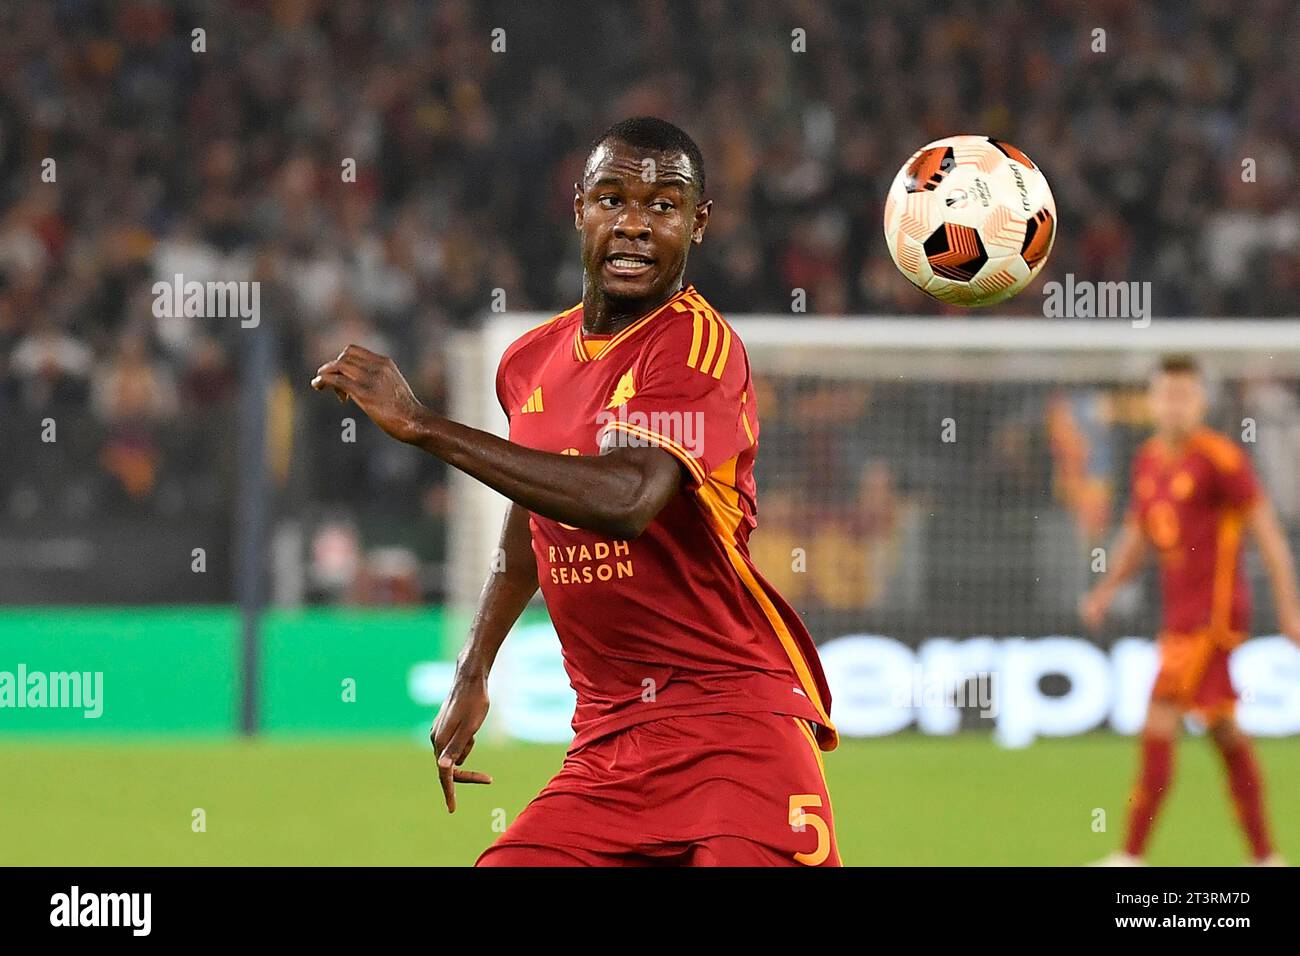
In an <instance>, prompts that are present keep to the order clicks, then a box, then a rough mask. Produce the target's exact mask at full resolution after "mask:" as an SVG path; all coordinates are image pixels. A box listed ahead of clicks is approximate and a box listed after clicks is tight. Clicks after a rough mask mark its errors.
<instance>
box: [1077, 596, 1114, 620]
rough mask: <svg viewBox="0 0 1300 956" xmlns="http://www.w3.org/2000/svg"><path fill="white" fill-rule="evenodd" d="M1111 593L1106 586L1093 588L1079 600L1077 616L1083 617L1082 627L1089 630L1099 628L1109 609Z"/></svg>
mask: <svg viewBox="0 0 1300 956" xmlns="http://www.w3.org/2000/svg"><path fill="white" fill-rule="evenodd" d="M1110 601H1111V594H1110V591H1108V590H1107V589H1106V588H1101V587H1097V588H1093V589H1092V590H1091V591H1089V592H1088V593H1087V594H1085V595H1084V596H1083V599H1082V600H1081V601H1079V617H1081V618H1083V624H1084V627H1086V628H1087V629H1088V630H1089V631H1099V630H1101V625H1102V624H1103V623H1104V622H1105V620H1106V612H1107V611H1108V610H1110Z"/></svg>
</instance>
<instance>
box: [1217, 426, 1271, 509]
mask: <svg viewBox="0 0 1300 956" xmlns="http://www.w3.org/2000/svg"><path fill="white" fill-rule="evenodd" d="M1216 452H1217V453H1216V454H1214V455H1213V456H1211V457H1212V460H1213V462H1214V469H1215V472H1216V474H1217V478H1218V485H1219V490H1220V494H1222V496H1223V500H1224V501H1225V502H1226V503H1227V504H1229V505H1231V506H1232V507H1234V508H1248V507H1250V506H1251V505H1252V504H1253V503H1254V502H1255V500H1256V498H1258V497H1259V482H1258V480H1257V479H1256V478H1255V468H1254V466H1253V465H1252V464H1251V461H1250V456H1249V455H1247V454H1246V452H1245V451H1244V450H1242V449H1241V448H1238V447H1237V446H1236V445H1234V444H1232V443H1230V442H1228V441H1226V440H1225V441H1224V442H1223V444H1222V445H1221V446H1220V447H1219V448H1218V449H1216Z"/></svg>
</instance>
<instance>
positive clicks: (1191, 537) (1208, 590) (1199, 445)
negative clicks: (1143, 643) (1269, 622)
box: [1130, 428, 1259, 647]
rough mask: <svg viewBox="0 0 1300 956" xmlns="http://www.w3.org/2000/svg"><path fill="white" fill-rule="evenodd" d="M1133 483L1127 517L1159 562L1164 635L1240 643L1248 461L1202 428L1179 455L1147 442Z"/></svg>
mask: <svg viewBox="0 0 1300 956" xmlns="http://www.w3.org/2000/svg"><path fill="white" fill-rule="evenodd" d="M1132 480H1133V485H1132V489H1133V490H1132V504H1131V505H1130V509H1131V512H1130V514H1131V517H1132V518H1133V519H1136V520H1137V521H1138V522H1139V523H1140V525H1141V527H1142V530H1143V531H1144V532H1145V533H1146V535H1147V537H1148V538H1149V539H1150V540H1151V543H1152V544H1153V545H1155V547H1156V548H1157V549H1158V551H1159V555H1160V585H1161V595H1162V601H1163V605H1164V609H1163V610H1164V627H1163V629H1164V630H1165V631H1166V632H1172V633H1176V634H1192V633H1196V632H1208V633H1209V634H1210V635H1211V636H1212V637H1213V638H1214V639H1215V640H1216V641H1217V642H1218V643H1220V644H1222V645H1224V646H1228V647H1232V646H1235V645H1236V644H1238V643H1240V641H1241V640H1242V639H1244V637H1245V633H1246V629H1247V628H1248V627H1249V626H1250V590H1249V586H1248V585H1247V583H1246V576H1245V573H1244V572H1243V569H1242V529H1243V525H1244V524H1245V518H1246V513H1247V511H1248V510H1249V509H1250V507H1251V505H1253V504H1254V502H1255V500H1256V498H1257V496H1258V495H1259V486H1258V484H1257V483H1256V481H1255V473H1254V470H1253V469H1252V467H1251V464H1250V458H1249V457H1247V455H1246V453H1245V452H1244V451H1243V450H1242V449H1241V448H1240V447H1239V446H1237V445H1235V444H1233V442H1232V441H1231V440H1230V439H1228V438H1226V437H1224V436H1223V435H1220V434H1218V433H1217V432H1213V431H1210V430H1209V429H1208V428H1203V429H1201V430H1199V431H1197V432H1196V433H1195V434H1193V435H1192V437H1191V438H1190V439H1189V440H1188V442H1187V444H1186V446H1185V447H1184V448H1183V449H1180V450H1174V449H1171V448H1169V447H1168V446H1166V444H1165V443H1164V442H1162V441H1161V440H1160V439H1159V438H1152V439H1150V440H1149V441H1147V442H1146V444H1144V445H1143V446H1142V447H1141V449H1139V451H1138V454H1137V456H1136V458H1135V459H1134V461H1133V479H1132Z"/></svg>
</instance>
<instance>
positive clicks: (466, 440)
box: [312, 345, 681, 538]
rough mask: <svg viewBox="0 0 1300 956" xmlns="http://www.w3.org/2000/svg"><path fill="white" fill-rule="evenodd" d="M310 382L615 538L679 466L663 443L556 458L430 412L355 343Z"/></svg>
mask: <svg viewBox="0 0 1300 956" xmlns="http://www.w3.org/2000/svg"><path fill="white" fill-rule="evenodd" d="M312 387H313V388H315V389H317V390H320V389H324V388H332V389H334V391H335V393H336V394H337V395H338V396H339V398H340V399H341V400H343V401H347V400H348V399H349V398H351V399H352V400H353V401H355V402H356V403H357V405H358V407H360V409H361V410H362V411H363V412H365V413H366V414H367V415H369V416H370V418H371V419H372V420H373V421H374V422H375V424H376V425H378V426H379V427H380V428H382V429H383V430H384V431H385V432H387V433H388V434H389V435H391V436H392V437H394V438H396V439H397V440H398V441H402V442H406V443H407V444H409V445H415V446H417V447H418V448H423V449H424V450H425V451H427V452H428V453H429V454H431V455H434V456H436V457H438V458H441V459H442V460H443V461H445V462H447V464H449V465H452V466H453V467H455V468H459V469H460V470H461V471H463V472H465V473H466V474H467V475H470V476H471V477H473V478H477V479H478V480H479V481H481V482H483V483H484V484H485V485H488V486H489V487H491V488H493V489H495V490H496V491H499V492H500V493H501V494H503V495H505V496H506V497H507V498H509V499H510V500H511V501H514V502H515V503H517V504H520V505H523V506H524V507H525V508H527V509H528V510H529V511H531V512H533V513H535V514H539V515H542V516H543V517H546V518H551V519H552V520H554V521H560V522H563V523H564V524H569V525H573V526H574V527H577V528H583V529H585V530H588V531H595V532H598V533H601V534H606V535H610V536H612V537H615V538H635V537H637V536H638V535H640V534H641V532H642V531H644V530H645V528H646V526H647V525H649V524H650V522H651V521H653V520H654V517H655V515H657V514H658V513H659V512H660V511H661V510H662V509H663V506H664V505H666V504H667V503H668V501H669V499H670V498H672V496H673V495H674V494H675V493H676V491H677V487H678V485H679V483H680V481H681V466H680V465H678V464H677V461H676V459H675V458H673V457H672V456H671V455H670V454H669V453H668V452H666V451H664V450H663V449H660V448H653V447H619V448H614V449H613V450H611V451H609V452H608V453H606V454H603V455H598V456H584V455H556V454H552V453H550V452H544V451H537V450H536V449H532V448H525V447H524V446H522V445H516V444H513V443H512V442H508V441H506V440H505V439H503V438H498V437H497V436H496V435H492V434H490V433H488V432H485V431H480V430H479V429H477V428H470V427H468V426H466V425H461V424H460V423H458V422H453V421H451V420H449V419H446V418H443V417H442V416H440V415H435V414H434V413H433V412H431V411H430V410H429V409H427V408H425V407H424V406H423V405H421V404H420V402H419V401H418V400H417V399H416V398H415V395H414V394H413V393H412V392H411V387H410V386H409V385H408V384H407V383H406V379H404V378H403V377H402V373H401V372H399V371H398V369H397V366H396V365H394V364H393V360H392V359H390V358H388V357H387V356H384V355H378V354H376V353H374V352H371V351H369V350H368V349H363V348H361V347H360V346H357V345H349V346H348V347H347V348H346V349H344V350H343V351H342V352H341V353H339V357H338V358H336V359H335V360H334V361H332V362H326V363H325V364H324V365H322V366H321V367H320V369H319V370H318V371H317V373H316V377H315V378H314V379H312ZM592 427H593V428H594V427H595V423H594V422H593V423H592Z"/></svg>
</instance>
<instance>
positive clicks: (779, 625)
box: [718, 535, 839, 750]
mask: <svg viewBox="0 0 1300 956" xmlns="http://www.w3.org/2000/svg"><path fill="white" fill-rule="evenodd" d="M718 538H719V539H720V540H721V541H722V546H723V547H724V548H726V549H727V557H729V558H730V559H731V566H732V567H733V568H735V569H736V573H737V574H738V575H740V580H741V582H742V583H743V584H744V585H745V588H746V589H747V590H748V591H749V593H750V595H751V596H752V597H753V598H754V600H755V601H757V602H758V606H759V607H760V608H761V609H762V611H763V614H764V616H765V617H766V618H767V622H768V623H769V624H770V625H772V630H774V631H776V636H777V639H778V640H780V642H781V646H782V647H783V648H785V653H786V656H787V657H788V658H790V664H791V666H793V667H794V672H795V675H796V676H797V677H798V678H799V684H800V686H801V687H803V691H804V693H805V694H807V695H808V700H809V701H811V702H812V705H813V709H814V710H816V711H817V716H818V717H820V718H821V722H822V724H823V725H824V726H825V727H826V728H827V729H829V730H830V732H831V740H832V744H831V746H830V747H827V748H826V749H827V750H833V749H834V748H835V745H836V744H838V743H839V732H838V731H837V730H836V729H835V725H834V724H832V723H831V719H830V715H828V714H827V713H826V708H825V707H824V706H823V705H822V700H821V695H820V694H818V693H817V684H816V682H815V681H814V680H813V678H812V673H811V672H810V671H809V670H808V662H807V661H805V660H804V658H803V654H801V653H800V652H799V647H798V646H797V645H796V644H795V642H794V637H793V636H792V635H791V634H790V629H789V628H787V627H786V626H785V621H783V620H781V615H780V614H779V613H778V612H777V610H776V608H775V607H774V606H773V605H772V601H771V600H770V599H769V598H768V596H767V593H766V592H765V591H764V590H763V588H762V586H761V585H760V584H759V583H758V581H757V580H755V578H754V575H753V573H752V572H751V571H750V570H749V565H747V564H746V563H745V559H744V557H743V556H742V555H741V553H740V549H739V548H737V547H736V544H735V542H734V541H731V540H729V539H728V538H726V537H724V536H722V535H718Z"/></svg>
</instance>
